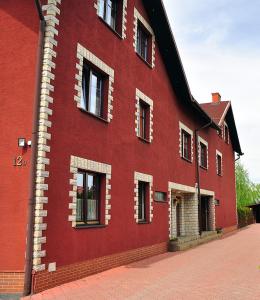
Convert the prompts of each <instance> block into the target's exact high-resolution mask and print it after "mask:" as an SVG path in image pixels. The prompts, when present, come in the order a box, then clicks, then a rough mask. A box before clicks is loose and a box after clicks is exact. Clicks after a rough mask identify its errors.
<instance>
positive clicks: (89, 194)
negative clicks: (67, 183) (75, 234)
mask: <svg viewBox="0 0 260 300" xmlns="http://www.w3.org/2000/svg"><path fill="white" fill-rule="evenodd" d="M99 208H100V175H99V174H97V173H88V172H85V171H80V172H78V174H77V204H76V223H77V225H84V224H88V225H94V224H99V223H100V214H99Z"/></svg>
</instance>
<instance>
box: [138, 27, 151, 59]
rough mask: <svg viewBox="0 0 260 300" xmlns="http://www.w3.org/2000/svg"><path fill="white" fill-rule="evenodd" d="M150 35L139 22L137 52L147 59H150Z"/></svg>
mask: <svg viewBox="0 0 260 300" xmlns="http://www.w3.org/2000/svg"><path fill="white" fill-rule="evenodd" d="M149 40H150V35H149V33H148V32H147V31H146V30H145V28H144V27H143V26H142V24H141V23H140V22H139V23H138V26H137V53H138V54H139V55H140V56H141V57H142V58H143V59H144V60H145V61H148V60H149V58H148V50H149V49H148V47H149V45H150V42H149Z"/></svg>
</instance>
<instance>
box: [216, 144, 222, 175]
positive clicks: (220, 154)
mask: <svg viewBox="0 0 260 300" xmlns="http://www.w3.org/2000/svg"><path fill="white" fill-rule="evenodd" d="M218 156H220V157H221V173H220V174H219V170H218ZM216 172H217V175H218V176H223V156H222V153H221V152H220V151H218V150H216Z"/></svg>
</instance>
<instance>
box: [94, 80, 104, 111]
mask: <svg viewBox="0 0 260 300" xmlns="http://www.w3.org/2000/svg"><path fill="white" fill-rule="evenodd" d="M101 100H102V80H101V78H97V90H96V113H95V114H96V115H97V116H101Z"/></svg>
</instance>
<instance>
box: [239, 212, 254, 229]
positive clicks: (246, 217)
mask: <svg viewBox="0 0 260 300" xmlns="http://www.w3.org/2000/svg"><path fill="white" fill-rule="evenodd" d="M237 217H238V228H242V227H245V226H247V225H250V224H253V223H254V216H253V212H252V210H251V209H249V208H247V207H244V208H240V209H238V210H237Z"/></svg>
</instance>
